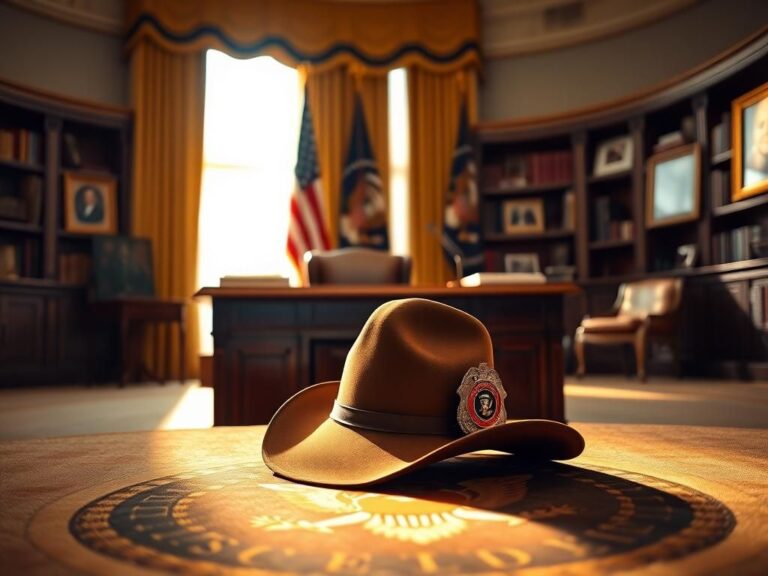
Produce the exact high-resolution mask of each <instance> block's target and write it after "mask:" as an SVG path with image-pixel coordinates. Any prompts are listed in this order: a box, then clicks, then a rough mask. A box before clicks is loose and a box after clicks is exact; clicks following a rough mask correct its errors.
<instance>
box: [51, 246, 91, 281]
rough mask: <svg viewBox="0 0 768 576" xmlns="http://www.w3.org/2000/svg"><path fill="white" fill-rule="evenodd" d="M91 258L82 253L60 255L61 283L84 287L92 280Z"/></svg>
mask: <svg viewBox="0 0 768 576" xmlns="http://www.w3.org/2000/svg"><path fill="white" fill-rule="evenodd" d="M91 265H92V261H91V257H90V256H89V255H88V254H83V253H80V252H71V253H65V254H59V282H62V283H64V284H76V285H83V284H88V282H89V281H90V279H91Z"/></svg>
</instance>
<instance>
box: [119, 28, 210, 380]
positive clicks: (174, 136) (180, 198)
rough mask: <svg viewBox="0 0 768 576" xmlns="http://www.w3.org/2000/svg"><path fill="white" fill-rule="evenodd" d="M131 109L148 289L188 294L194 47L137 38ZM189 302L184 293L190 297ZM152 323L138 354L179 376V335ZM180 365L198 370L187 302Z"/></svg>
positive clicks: (198, 132)
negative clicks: (151, 282)
mask: <svg viewBox="0 0 768 576" xmlns="http://www.w3.org/2000/svg"><path fill="white" fill-rule="evenodd" d="M130 74H131V104H132V106H133V108H134V111H135V124H134V150H133V194H132V215H133V217H132V228H133V229H132V233H133V234H134V235H136V236H144V237H148V238H150V239H151V240H152V246H153V251H154V266H155V292H156V294H157V296H159V297H161V298H183V299H188V300H190V298H191V296H192V294H194V292H195V290H196V289H197V285H196V284H197V237H198V214H199V208H200V183H201V177H202V166H203V112H204V98H205V63H204V55H203V54H202V53H194V54H174V53H171V52H168V51H166V50H165V49H163V48H161V47H159V46H157V45H155V44H154V43H152V42H151V41H150V40H143V41H141V42H139V43H138V44H137V45H135V46H134V48H133V50H132V52H131V61H130ZM190 302H191V300H190ZM167 329H168V327H165V326H160V327H156V328H153V329H152V330H151V333H150V335H149V336H150V337H149V340H148V342H149V343H148V349H147V351H146V356H147V358H146V360H147V362H148V365H149V367H150V369H154V370H156V371H158V372H159V373H163V372H162V371H163V370H165V368H166V365H165V362H166V361H170V362H171V365H170V368H171V374H172V375H173V377H179V374H178V373H177V370H178V365H179V361H178V358H179V341H178V339H176V338H175V337H174V338H173V339H171V343H170V347H171V350H170V354H166V353H167V352H168V350H167V347H168V346H169V343H168V340H169V339H168V338H166V333H165V331H166V330H167ZM186 344H187V345H186V348H187V349H186V363H187V366H186V372H187V374H188V375H189V376H191V377H196V376H197V374H198V371H199V358H198V353H199V352H198V351H199V336H198V322H197V307H196V306H188V309H187V340H186Z"/></svg>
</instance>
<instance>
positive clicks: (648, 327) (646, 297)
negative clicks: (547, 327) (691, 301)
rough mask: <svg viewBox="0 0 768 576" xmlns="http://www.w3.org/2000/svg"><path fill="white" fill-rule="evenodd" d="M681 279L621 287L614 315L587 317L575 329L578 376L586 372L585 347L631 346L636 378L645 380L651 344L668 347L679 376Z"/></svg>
mask: <svg viewBox="0 0 768 576" xmlns="http://www.w3.org/2000/svg"><path fill="white" fill-rule="evenodd" d="M682 292H683V281H682V279H681V278H653V279H648V280H641V281H639V282H629V283H626V284H622V285H621V287H620V288H619V294H618V296H617V298H616V303H615V304H614V310H613V313H612V314H611V315H607V316H599V317H593V318H590V317H588V316H587V317H585V318H584V319H583V320H582V321H581V325H580V326H579V327H578V328H577V329H576V339H575V346H574V348H575V352H576V360H577V362H578V370H577V375H578V376H579V377H581V376H583V375H584V373H585V371H586V366H585V362H584V344H586V343H589V344H600V345H605V344H609V345H613V344H622V345H625V344H632V345H633V347H634V349H635V359H636V361H637V375H638V377H639V378H640V380H645V354H646V347H647V343H648V341H649V340H651V339H654V340H662V341H665V342H666V343H667V344H669V345H670V346H671V348H672V352H673V354H674V358H675V365H676V371H677V374H678V376H679V375H680V347H679V326H678V314H679V310H680V302H681V300H682Z"/></svg>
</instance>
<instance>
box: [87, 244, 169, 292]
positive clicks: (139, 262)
mask: <svg viewBox="0 0 768 576" xmlns="http://www.w3.org/2000/svg"><path fill="white" fill-rule="evenodd" d="M93 283H94V298H95V299H96V300H110V299H112V298H118V297H126V296H153V295H154V293H155V277H154V269H153V266H152V241H151V240H150V239H149V238H135V237H131V236H102V237H99V238H95V239H94V242H93Z"/></svg>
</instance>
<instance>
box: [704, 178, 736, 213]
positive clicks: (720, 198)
mask: <svg viewBox="0 0 768 576" xmlns="http://www.w3.org/2000/svg"><path fill="white" fill-rule="evenodd" d="M709 182H710V188H709V190H710V194H711V198H712V208H718V207H719V206H725V205H726V204H730V202H731V171H730V170H712V172H710V174H709Z"/></svg>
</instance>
